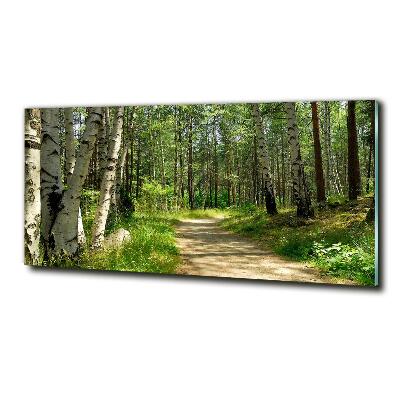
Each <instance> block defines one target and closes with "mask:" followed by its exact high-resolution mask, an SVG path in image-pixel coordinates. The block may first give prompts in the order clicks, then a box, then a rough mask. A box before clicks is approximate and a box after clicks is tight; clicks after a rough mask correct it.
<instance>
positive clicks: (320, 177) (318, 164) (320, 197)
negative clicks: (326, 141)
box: [311, 101, 326, 205]
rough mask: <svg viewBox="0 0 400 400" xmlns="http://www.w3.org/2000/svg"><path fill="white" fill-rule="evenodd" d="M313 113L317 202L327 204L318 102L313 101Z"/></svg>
mask: <svg viewBox="0 0 400 400" xmlns="http://www.w3.org/2000/svg"><path fill="white" fill-rule="evenodd" d="M311 113H312V123H313V139H314V162H315V164H314V165H315V184H316V186H317V203H318V204H320V205H323V204H325V201H326V198H325V181H324V170H323V168H322V152H321V142H320V138H319V118H318V106H317V102H316V101H313V102H311Z"/></svg>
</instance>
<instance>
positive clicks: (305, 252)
mask: <svg viewBox="0 0 400 400" xmlns="http://www.w3.org/2000/svg"><path fill="white" fill-rule="evenodd" d="M369 202H370V199H361V200H360V201H358V202H357V203H355V204H342V205H335V208H334V209H327V210H322V211H319V212H318V213H317V216H316V217H315V218H314V219H313V220H310V221H302V220H299V219H298V218H297V217H296V215H295V210H293V209H283V210H280V212H279V214H278V215H276V216H273V217H270V216H267V215H266V214H265V211H264V210H262V209H257V208H247V209H238V210H231V211H230V217H229V218H226V219H225V220H223V221H222V223H221V225H222V227H224V228H226V229H228V230H231V231H233V232H236V233H239V234H242V235H245V236H248V237H251V238H255V239H257V240H259V241H260V242H261V243H264V244H265V245H267V246H268V247H270V248H272V249H273V250H274V251H275V252H276V253H277V254H280V255H283V256H287V257H289V258H291V259H294V260H298V261H305V262H307V263H309V264H311V265H313V266H315V267H318V268H320V269H321V270H322V271H323V272H325V273H327V274H329V275H332V276H336V277H340V278H347V279H351V280H354V281H356V282H357V283H359V284H362V285H373V284H374V227H373V225H371V224H368V223H366V222H365V221H364V220H365V216H366V213H367V211H368V208H369V204H370V203H369Z"/></svg>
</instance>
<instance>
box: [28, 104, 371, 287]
mask: <svg viewBox="0 0 400 400" xmlns="http://www.w3.org/2000/svg"><path fill="white" fill-rule="evenodd" d="M377 138H378V104H377V103H376V102H375V101H373V100H355V101H354V100H344V101H297V102H270V103H232V104H187V105H134V106H104V107H80V106H77V107H68V108H59V107H54V108H40V109H39V108H30V109H26V110H25V226H24V234H25V263H26V264H28V265H32V266H35V268H54V269H57V268H70V269H81V270H113V271H127V272H136V273H153V274H174V275H194V276H207V277H221V278H244V279H260V280H266V281H271V280H272V281H289V282H308V283H323V284H332V285H351V286H374V285H377V283H378V269H377V265H378V263H377V258H378V255H377V250H376V249H377V248H378V247H377V228H376V224H377V222H378V221H377V219H378V217H377V216H378V213H377V206H376V204H377V201H378V196H377V194H378V191H377V187H378V185H377V179H376V177H377V173H376V170H377V165H378V160H377V154H378V152H377V146H378V140H377Z"/></svg>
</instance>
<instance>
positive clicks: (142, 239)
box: [78, 213, 180, 274]
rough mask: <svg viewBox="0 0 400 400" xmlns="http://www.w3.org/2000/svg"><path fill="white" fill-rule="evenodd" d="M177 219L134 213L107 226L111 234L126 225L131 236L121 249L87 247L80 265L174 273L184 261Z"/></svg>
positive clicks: (83, 266) (91, 267)
mask: <svg viewBox="0 0 400 400" xmlns="http://www.w3.org/2000/svg"><path fill="white" fill-rule="evenodd" d="M173 225H174V218H172V217H170V216H168V215H165V214H160V213H157V214H156V213H153V214H145V213H133V214H131V215H129V216H124V217H121V218H119V219H118V220H117V221H115V222H114V223H112V224H111V225H110V226H108V227H107V233H110V232H113V231H115V230H116V229H118V228H124V229H126V230H128V231H129V232H130V234H131V239H130V240H129V241H126V242H124V243H122V245H121V246H120V247H117V248H107V249H103V250H100V251H91V250H89V249H88V250H87V251H86V252H85V253H84V254H83V256H82V258H81V260H80V262H79V266H78V267H80V268H84V269H98V270H115V271H131V272H154V273H160V274H171V273H174V272H175V269H176V267H177V265H178V264H179V262H180V258H179V252H178V249H177V247H176V245H175V230H174V228H173Z"/></svg>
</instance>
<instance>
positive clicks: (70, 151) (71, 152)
mask: <svg viewBox="0 0 400 400" xmlns="http://www.w3.org/2000/svg"><path fill="white" fill-rule="evenodd" d="M64 116H65V166H66V171H65V173H66V176H67V179H66V183H67V186H69V185H70V183H71V182H70V181H71V177H72V174H73V172H74V168H75V162H76V155H75V135H74V122H73V108H64ZM78 243H79V245H80V246H83V245H84V244H85V243H86V235H85V230H84V228H83V222H82V213H81V209H80V208H79V213H78Z"/></svg>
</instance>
